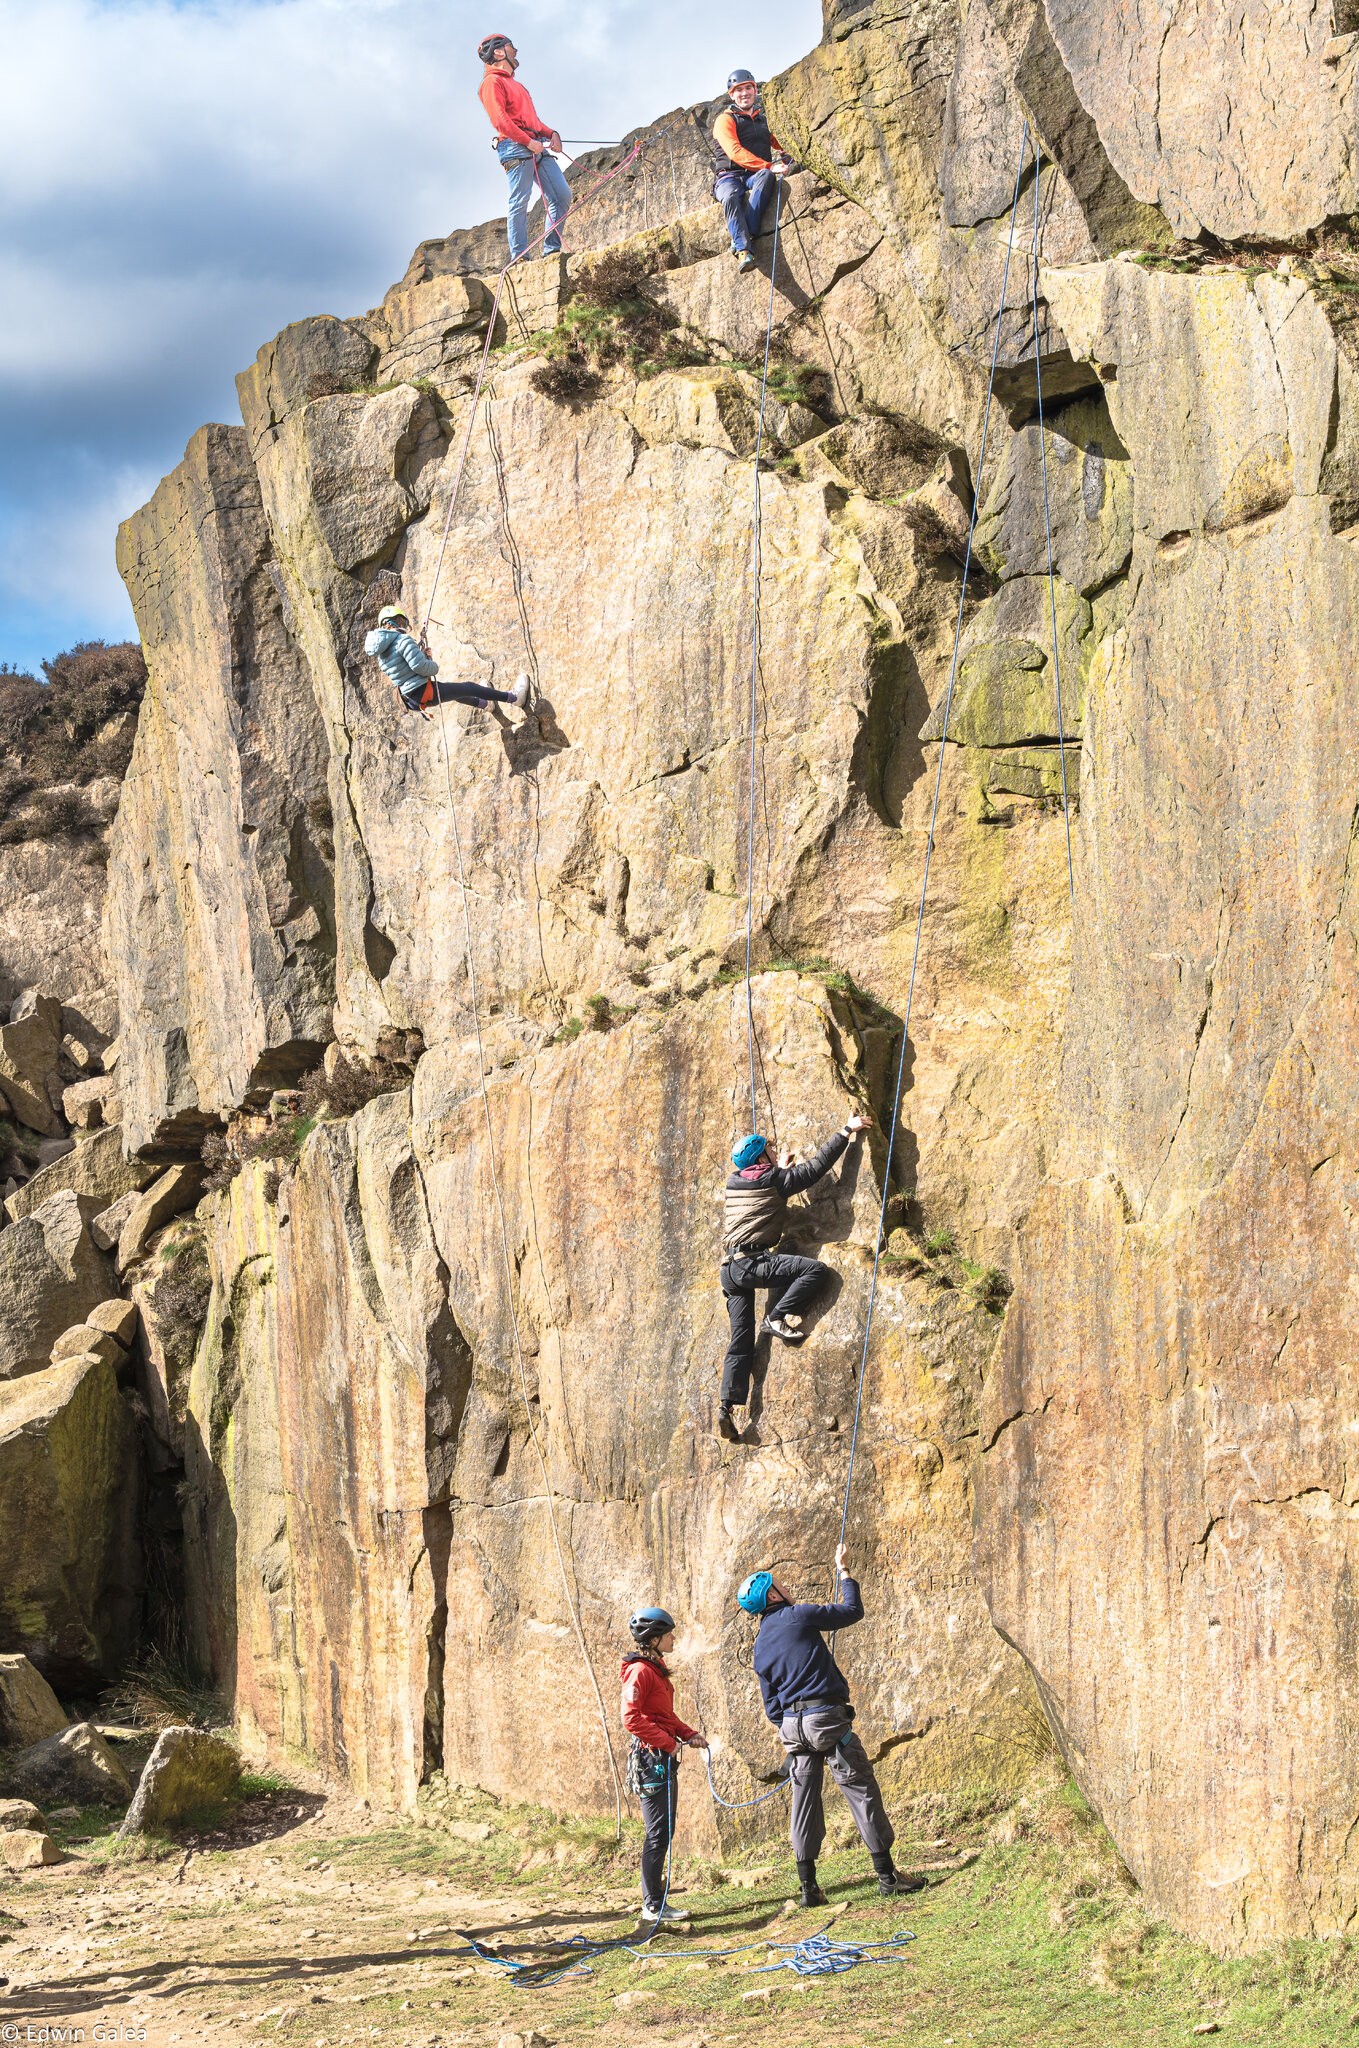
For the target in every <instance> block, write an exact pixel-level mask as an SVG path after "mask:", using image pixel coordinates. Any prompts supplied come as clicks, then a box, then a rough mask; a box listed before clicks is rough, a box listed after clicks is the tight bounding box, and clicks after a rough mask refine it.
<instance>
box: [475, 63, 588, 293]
mask: <svg viewBox="0 0 1359 2048" xmlns="http://www.w3.org/2000/svg"><path fill="white" fill-rule="evenodd" d="M477 55H478V57H480V59H481V61H482V63H483V64H484V65H485V66H486V69H485V71H484V72H483V74H482V79H481V84H480V86H479V87H478V95H477V96H478V98H479V99H480V101H481V104H482V106H483V107H484V108H485V109H486V113H487V116H488V118H489V120H490V123H491V126H492V128H494V130H495V136H496V139H495V145H494V147H495V153H496V155H497V156H498V157H499V158H500V161H501V163H502V164H503V165H504V167H505V175H506V177H507V178H508V179H509V181H510V203H509V208H508V218H507V220H506V223H505V224H506V227H507V228H508V230H509V237H510V261H511V263H517V262H518V261H519V258H520V257H521V256H522V255H523V254H524V253H525V251H526V250H527V248H528V208H529V200H530V199H531V197H532V196H533V187H534V185H535V183H536V184H537V186H538V189H539V191H540V192H541V193H542V195H543V205H544V206H545V207H546V209H547V222H548V231H547V234H546V236H545V238H544V241H543V254H544V256H560V254H561V247H562V236H561V230H562V222H563V221H564V220H565V219H566V216H567V214H568V213H569V212H570V210H571V187H570V186H569V185H568V184H567V182H566V179H565V178H564V177H563V176H562V173H561V171H560V170H559V169H558V167H557V163H556V159H555V158H554V157H553V156H551V155H550V153H549V152H550V151H552V150H554V149H560V148H561V146H562V139H561V136H560V135H559V134H558V133H557V131H556V129H555V128H545V127H544V126H543V124H542V121H541V120H540V119H539V116H538V110H537V108H536V107H535V106H534V104H533V101H532V100H531V99H530V97H529V94H528V89H527V87H525V86H522V85H520V84H518V83H517V81H516V79H515V76H514V74H515V72H516V71H517V70H518V69H519V52H518V51H517V50H516V49H515V47H514V44H513V43H512V42H511V41H510V39H509V37H508V36H499V35H497V36H487V37H485V38H484V40H483V41H482V42H480V43H479V44H478V45H477Z"/></svg>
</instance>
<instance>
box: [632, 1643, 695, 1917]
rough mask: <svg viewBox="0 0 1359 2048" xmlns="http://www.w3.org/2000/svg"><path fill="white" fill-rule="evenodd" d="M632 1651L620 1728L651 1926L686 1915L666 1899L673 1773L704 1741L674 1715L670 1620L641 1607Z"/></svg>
mask: <svg viewBox="0 0 1359 2048" xmlns="http://www.w3.org/2000/svg"><path fill="white" fill-rule="evenodd" d="M628 1632H629V1634H630V1635H631V1637H632V1640H633V1642H634V1643H636V1645H637V1648H636V1649H635V1650H630V1651H629V1652H628V1654H627V1656H626V1657H624V1659H623V1668H622V1671H621V1673H620V1676H621V1678H622V1681H623V1726H624V1727H625V1728H626V1729H627V1731H628V1734H629V1735H630V1736H631V1737H632V1748H631V1750H630V1752H629V1754H628V1790H629V1791H630V1792H635V1793H636V1794H637V1796H638V1798H639V1799H640V1800H641V1802H642V1818H643V1819H644V1821H645V1822H646V1840H645V1841H644V1843H643V1844H642V1919H643V1921H644V1922H650V1924H651V1925H652V1926H653V1927H654V1926H655V1925H656V1924H657V1923H658V1922H660V1923H661V1924H662V1925H664V1924H667V1923H669V1922H671V1921H677V1920H678V1921H683V1920H687V1918H688V1917H689V1916H688V1915H687V1913H684V1912H681V1911H680V1909H679V1908H678V1907H676V1906H672V1905H671V1904H670V1902H669V1900H668V1899H667V1897H666V1893H667V1891H668V1890H669V1880H668V1878H667V1876H666V1865H667V1861H668V1858H669V1851H670V1841H671V1837H672V1836H673V1834H674V1832H675V1791H676V1777H675V1773H676V1770H677V1768H678V1765H679V1753H680V1750H681V1749H682V1748H689V1749H706V1748H707V1747H708V1738H707V1736H706V1735H700V1733H699V1732H698V1730H697V1729H696V1728H690V1727H689V1726H688V1725H687V1723H685V1722H683V1721H681V1720H680V1718H679V1716H678V1714H676V1712H675V1688H674V1685H673V1684H672V1683H671V1678H670V1673H669V1672H668V1671H667V1670H666V1668H665V1653H666V1651H667V1650H673V1649H674V1647H675V1617H674V1616H673V1614H667V1613H666V1611H665V1609H664V1608H663V1607H641V1608H639V1609H638V1611H637V1612H636V1614H634V1615H633V1616H632V1617H631V1619H630V1620H629V1622H628Z"/></svg>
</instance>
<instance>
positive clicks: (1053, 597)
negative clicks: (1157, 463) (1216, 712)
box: [1033, 139, 1076, 910]
mask: <svg viewBox="0 0 1359 2048" xmlns="http://www.w3.org/2000/svg"><path fill="white" fill-rule="evenodd" d="M1042 186H1043V156H1042V151H1041V150H1040V149H1039V147H1038V142H1037V140H1036V139H1035V141H1034V145H1033V367H1034V374H1035V377H1036V378H1037V382H1038V452H1039V455H1040V457H1041V460H1042V465H1043V531H1044V534H1045V536H1046V538H1047V545H1048V606H1049V609H1050V610H1051V613H1052V675H1053V681H1054V682H1055V684H1056V686H1057V758H1058V759H1059V761H1060V762H1061V764H1062V822H1063V824H1064V825H1065V826H1066V880H1067V887H1068V889H1069V890H1070V892H1071V907H1072V909H1073V910H1074V909H1075V907H1076V870H1075V865H1074V863H1073V861H1072V858H1071V804H1070V800H1069V798H1068V794H1067V786H1066V725H1065V722H1064V720H1063V718H1062V663H1061V656H1060V653H1059V651H1058V647H1057V585H1056V579H1055V577H1054V575H1053V568H1052V506H1051V505H1050V503H1049V502H1048V443H1047V436H1046V434H1045V433H1044V431H1043V350H1042V341H1041V337H1040V335H1039V332H1038V259H1039V249H1040V246H1041V240H1042V220H1041V217H1040V212H1039V203H1040V195H1041V192H1042Z"/></svg>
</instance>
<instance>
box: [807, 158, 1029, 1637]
mask: <svg viewBox="0 0 1359 2048" xmlns="http://www.w3.org/2000/svg"><path fill="white" fill-rule="evenodd" d="M1028 147H1029V124H1028V122H1027V121H1025V123H1024V130H1023V134H1022V135H1021V137H1020V142H1019V162H1018V164H1017V166H1016V168H1015V189H1014V199H1013V202H1012V204H1011V207H1010V231H1009V237H1008V240H1007V242H1006V245H1005V269H1004V272H1003V274H1002V277H1001V283H1000V304H999V305H998V306H997V308H996V333H995V340H994V342H993V344H992V348H991V374H990V377H989V378H988V380H987V385H986V405H985V408H984V410H983V412H982V428H981V446H980V449H979V450H978V454H977V466H976V469H975V470H974V471H973V476H972V514H971V517H970V519H969V521H968V527H967V550H966V553H965V555H964V557H963V584H962V589H961V590H960V591H959V593H958V617H957V622H956V624H955V626H954V629H953V658H952V660H951V662H950V663H949V672H948V688H947V690H946V691H945V693H944V718H943V730H942V732H941V733H940V737H939V761H938V765H937V767H936V769H935V776H934V799H933V802H932V803H931V805H930V827H929V833H928V835H927V837H926V840H925V868H924V873H923V875H922V877H921V882H920V902H919V905H918V907H917V910H916V919H915V946H914V950H913V951H912V954H911V975H910V980H909V982H908V983H907V987H906V1013H905V1016H904V1017H903V1019H902V1024H901V1053H900V1056H899V1058H898V1060H897V1073H896V1088H895V1091H894V1093H893V1096H892V1116H891V1121H890V1123H889V1124H888V1126H887V1159H886V1163H885V1165H884V1168H883V1175H882V1201H881V1203H880V1205H879V1208H878V1237H877V1244H876V1246H875V1247H874V1252H873V1277H872V1279H871V1280H870V1282H869V1287H868V1312H867V1315H866V1317H865V1320H864V1341H863V1350H862V1352H861V1354H860V1358H859V1383H858V1386H857V1388H856V1390H855V1396H854V1427H853V1429H852V1431H851V1432H850V1439H849V1466H848V1469H847V1471H846V1473H845V1500H844V1506H843V1508H842V1509H841V1513H840V1542H841V1544H843V1543H844V1540H845V1531H846V1529H847V1528H848V1526H849V1502H850V1494H851V1491H852V1489H853V1486H854V1460H855V1456H856V1454H857V1452H858V1448H859V1425H860V1419H861V1417H862V1413H863V1399H864V1382H865V1380H866V1379H867V1377H868V1347H869V1343H870V1340H871V1338H872V1335H873V1311H874V1308H875V1307H876V1305H877V1299H878V1274H879V1271H880V1269H881V1266H882V1253H883V1245H884V1242H885V1239H886V1224H887V1203H888V1199H889V1195H890V1191H891V1186H892V1153H893V1149H894V1147H895V1145H896V1135H897V1118H898V1116H899V1115H900V1113H901V1091H902V1087H903V1084H904V1082H905V1079H906V1053H907V1049H908V1047H909V1045H910V1037H911V1005H912V1002H913V1000H914V998H915V984H916V975H917V972H918V970H919V967H920V941H921V934H922V932H923V930H924V926H925V898H926V895H927V893H928V890H929V886H930V861H931V858H932V856H933V853H934V831H935V825H936V823H937V820H938V817H939V792H940V789H941V787H942V785H943V780H944V755H945V753H946V752H947V750H948V721H949V712H950V710H951V709H952V706H953V686H954V684H955V682H956V681H957V677H958V654H959V649H960V648H961V646H962V638H963V609H964V606H965V605H966V603H967V581H968V577H969V575H970V573H971V569H972V542H973V537H974V535H975V533H976V530H977V514H978V511H979V509H980V506H981V481H982V471H983V469H984V467H985V464H986V441H987V434H988V432H989V429H990V425H991V400H992V396H993V395H994V392H995V388H996V367H997V365H998V363H999V361H1000V330H1001V323H1002V321H1003V320H1004V317H1005V295H1006V293H1007V291H1008V290H1009V284H1010V258H1011V256H1012V255H1013V254H1014V243H1015V224H1016V222H1017V220H1018V218H1019V188H1020V184H1021V182H1022V180H1023V177H1024V160H1025V157H1026V156H1027V154H1028ZM839 1590H840V1573H839V1570H838V1568H837V1571H836V1574H835V1591H836V1593H837V1595H838V1593H839ZM832 1641H834V1637H832Z"/></svg>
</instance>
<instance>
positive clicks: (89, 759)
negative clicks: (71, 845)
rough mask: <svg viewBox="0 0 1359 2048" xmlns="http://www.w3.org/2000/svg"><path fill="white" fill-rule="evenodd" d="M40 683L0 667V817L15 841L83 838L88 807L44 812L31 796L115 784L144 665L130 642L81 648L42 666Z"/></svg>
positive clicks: (90, 825)
mask: <svg viewBox="0 0 1359 2048" xmlns="http://www.w3.org/2000/svg"><path fill="white" fill-rule="evenodd" d="M42 667H43V676H44V678H45V680H43V681H41V682H40V681H39V680H38V678H37V677H36V676H33V675H29V674H27V673H26V672H25V671H23V670H20V669H15V668H10V667H8V666H0V811H3V814H4V816H5V817H6V818H7V819H8V820H10V821H11V822H12V823H15V824H21V825H22V829H21V830H19V831H13V832H10V833H8V834H7V835H6V837H8V838H9V839H10V840H13V839H16V838H23V839H37V838H44V837H63V836H76V837H79V836H82V835H85V834H87V833H89V832H90V831H92V830H93V831H97V830H98V829H99V825H98V820H97V819H93V818H92V814H90V813H89V811H88V806H86V807H84V808H83V809H82V808H80V807H79V806H78V805H77V804H73V803H70V802H67V803H64V804H63V805H62V806H60V807H58V808H57V809H55V810H51V809H49V810H48V811H47V812H44V809H43V806H42V805H41V804H40V803H38V802H37V801H36V800H35V794H34V793H35V792H41V791H43V790H51V789H53V788H55V787H56V786H57V785H62V784H66V785H69V784H74V785H76V786H77V787H78V788H79V787H82V786H84V785H85V784H86V783H90V782H94V781H96V780H97V779H98V778H99V777H101V776H106V775H111V776H116V777H118V778H120V779H121V777H122V776H123V775H124V774H125V773H126V772H127V764H128V762H129V760H130V759H131V756H132V741H133V737H134V735H135V733H136V730H137V711H138V708H139V706H140V704H141V701H142V694H143V692H144V690H145V688H146V663H145V661H144V659H143V658H142V651H141V648H140V647H139V646H138V645H137V643H136V642H135V641H134V640H123V641H119V642H117V643H116V644H114V645H112V646H110V645H109V644H108V643H107V642H106V641H103V640H82V641H81V642H80V644H79V645H78V646H76V647H72V648H69V649H68V650H67V651H66V653H65V654H58V655H57V656H55V658H54V659H53V660H51V661H45V662H44V663H43V665H42Z"/></svg>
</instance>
